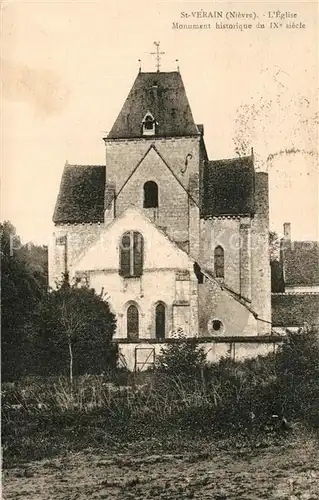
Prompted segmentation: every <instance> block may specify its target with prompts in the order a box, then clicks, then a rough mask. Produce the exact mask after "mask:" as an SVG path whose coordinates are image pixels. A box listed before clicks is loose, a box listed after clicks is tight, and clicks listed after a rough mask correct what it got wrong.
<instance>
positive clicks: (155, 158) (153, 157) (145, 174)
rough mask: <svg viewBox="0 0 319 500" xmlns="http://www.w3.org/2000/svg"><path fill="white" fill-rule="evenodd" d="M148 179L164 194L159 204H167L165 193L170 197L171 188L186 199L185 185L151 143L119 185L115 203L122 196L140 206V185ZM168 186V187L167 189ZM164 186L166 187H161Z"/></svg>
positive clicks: (119, 201)
mask: <svg viewBox="0 0 319 500" xmlns="http://www.w3.org/2000/svg"><path fill="white" fill-rule="evenodd" d="M150 180H152V181H154V182H156V183H157V184H158V186H159V188H160V190H161V193H162V195H163V196H164V199H162V201H161V205H164V206H168V205H169V204H168V203H167V202H168V201H169V200H166V199H165V194H166V195H167V196H168V197H169V198H170V199H171V194H172V190H175V191H176V194H177V193H178V195H180V196H184V198H185V199H186V200H187V197H188V195H187V191H186V189H185V187H184V186H183V185H182V183H181V181H180V180H179V179H178V177H177V176H176V175H175V174H174V172H173V170H172V169H171V168H170V167H169V165H168V163H167V162H166V161H165V160H164V159H163V157H162V156H161V155H160V154H159V153H158V151H157V149H156V148H155V146H154V145H152V146H151V147H150V148H149V149H148V151H147V152H146V154H145V155H144V157H143V158H142V159H141V160H140V161H139V163H138V164H137V165H136V167H135V168H134V169H133V171H132V173H131V174H130V176H129V177H128V178H127V179H126V181H125V182H124V184H123V185H122V186H121V187H120V189H119V191H118V193H117V203H118V204H120V203H121V196H122V197H124V198H125V199H126V200H128V199H129V201H130V203H131V204H132V205H137V206H140V200H141V196H142V187H143V185H144V183H145V182H147V181H150ZM168 186H169V189H167V188H168ZM165 187H166V189H163V188H165ZM136 202H137V203H136Z"/></svg>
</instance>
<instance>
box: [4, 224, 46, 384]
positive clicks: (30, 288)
mask: <svg viewBox="0 0 319 500" xmlns="http://www.w3.org/2000/svg"><path fill="white" fill-rule="evenodd" d="M0 234H1V330H2V334H1V340H2V377H3V379H12V378H16V377H18V376H20V375H22V374H23V373H24V372H25V370H26V369H27V365H28V356H29V354H30V350H29V346H28V342H27V334H26V333H27V329H28V325H30V322H31V321H32V314H33V311H34V309H35V307H36V305H37V304H38V302H39V301H40V300H41V298H42V297H43V295H45V293H46V279H45V277H44V275H43V273H42V272H41V271H40V270H38V271H37V272H35V270H34V269H32V268H31V267H30V266H29V265H28V264H27V261H26V259H25V258H24V257H23V255H22V253H21V248H22V245H21V241H20V238H19V236H18V235H17V234H16V229H15V227H14V226H13V225H12V224H11V223H10V222H9V221H6V222H3V223H2V224H0Z"/></svg>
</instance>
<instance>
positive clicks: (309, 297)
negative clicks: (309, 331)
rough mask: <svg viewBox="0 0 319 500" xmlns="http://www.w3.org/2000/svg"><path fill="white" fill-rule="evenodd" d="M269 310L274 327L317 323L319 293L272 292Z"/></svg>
mask: <svg viewBox="0 0 319 500" xmlns="http://www.w3.org/2000/svg"><path fill="white" fill-rule="evenodd" d="M271 312H272V325H273V326H274V327H276V326H277V327H279V326H281V327H301V326H303V325H304V323H305V322H307V323H308V324H309V325H311V326H313V325H319V293H273V294H272V295H271Z"/></svg>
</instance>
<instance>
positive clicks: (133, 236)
mask: <svg viewBox="0 0 319 500" xmlns="http://www.w3.org/2000/svg"><path fill="white" fill-rule="evenodd" d="M143 253H144V240H143V236H142V235H141V234H140V233H138V232H135V231H127V232H126V233H124V234H123V236H122V239H121V245H120V274H121V276H123V277H124V278H138V277H140V276H141V275H142V274H143Z"/></svg>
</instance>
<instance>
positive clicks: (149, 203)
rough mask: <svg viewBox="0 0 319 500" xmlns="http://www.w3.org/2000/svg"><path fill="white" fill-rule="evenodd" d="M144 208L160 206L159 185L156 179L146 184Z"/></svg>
mask: <svg viewBox="0 0 319 500" xmlns="http://www.w3.org/2000/svg"><path fill="white" fill-rule="evenodd" d="M143 207H144V208H158V185H157V184H156V182H154V181H147V182H145V184H144V203H143Z"/></svg>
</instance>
